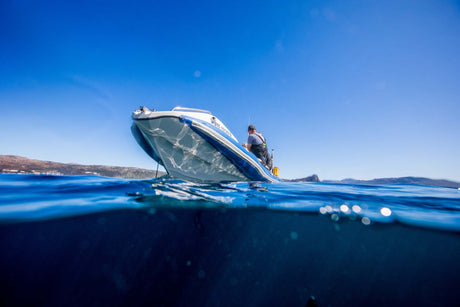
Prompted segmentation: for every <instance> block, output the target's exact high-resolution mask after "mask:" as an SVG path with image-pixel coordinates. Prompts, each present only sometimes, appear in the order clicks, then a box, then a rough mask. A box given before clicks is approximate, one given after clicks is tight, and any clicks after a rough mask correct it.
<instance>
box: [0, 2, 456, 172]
mask: <svg viewBox="0 0 460 307" xmlns="http://www.w3.org/2000/svg"><path fill="white" fill-rule="evenodd" d="M133 2H134V3H133ZM133 2H128V1H123V2H121V1H120V2H117V1H55V2H53V1H42V2H39V1H12V0H3V1H1V2H0V106H1V112H0V154H15V155H21V156H26V157H29V158H35V159H44V160H52V161H58V162H75V163H82V164H104V165H121V166H136V167H144V168H155V167H156V165H155V163H154V162H153V161H151V160H150V158H148V156H147V155H146V154H145V153H143V152H142V150H141V149H140V147H139V146H138V145H137V144H136V142H135V141H134V139H133V138H132V136H131V134H130V125H131V118H130V116H131V113H132V111H134V110H135V109H136V108H138V107H139V106H140V105H145V106H148V107H151V108H156V109H159V110H169V109H171V108H173V107H174V106H177V105H180V106H186V107H194V108H202V109H208V110H211V111H212V112H213V113H214V114H215V115H216V116H217V117H219V118H220V119H221V120H222V121H223V122H224V123H225V124H226V125H227V127H228V128H229V129H230V130H231V131H232V132H233V133H234V134H235V136H236V137H237V138H238V140H239V141H240V142H241V143H242V142H244V141H246V138H247V125H248V123H249V122H251V123H252V124H254V125H256V127H257V129H258V130H259V131H261V132H263V134H264V135H265V136H266V137H267V140H268V144H269V147H270V148H273V149H275V165H277V166H279V168H280V175H281V177H283V178H299V177H304V176H307V175H311V174H313V173H315V174H318V175H319V177H320V178H321V179H342V178H349V177H352V178H358V179H372V178H377V177H399V176H409V175H412V176H425V177H431V178H446V179H454V180H457V181H460V162H459V157H460V137H459V132H460V120H459V119H460V81H459V80H460V56H459V54H460V3H459V2H458V1H442V0H441V1H425V0H420V1H254V2H249V3H248V1H231V2H226V3H219V2H217V1H161V2H160V1H133Z"/></svg>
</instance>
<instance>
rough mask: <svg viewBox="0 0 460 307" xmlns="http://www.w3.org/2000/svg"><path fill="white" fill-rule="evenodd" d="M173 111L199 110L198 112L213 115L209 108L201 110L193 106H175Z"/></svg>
mask: <svg viewBox="0 0 460 307" xmlns="http://www.w3.org/2000/svg"><path fill="white" fill-rule="evenodd" d="M172 111H186V112H197V113H207V114H210V115H212V113H211V112H210V111H207V110H200V109H193V108H183V107H175V108H174V109H172Z"/></svg>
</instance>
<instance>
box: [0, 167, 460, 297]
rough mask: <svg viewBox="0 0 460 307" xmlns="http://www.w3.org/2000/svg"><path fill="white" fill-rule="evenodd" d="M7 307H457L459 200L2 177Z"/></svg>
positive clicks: (458, 196) (443, 193)
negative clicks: (31, 306)
mask: <svg viewBox="0 0 460 307" xmlns="http://www.w3.org/2000/svg"><path fill="white" fill-rule="evenodd" d="M0 272H1V273H0V305H2V306H24V305H33V306H144V305H145V306H388V305H391V306H460V292H459V291H458V285H460V191H459V190H456V189H448V188H438V187H431V186H420V185H389V186H370V185H346V184H327V183H285V182H280V183H232V184H217V185H206V184H196V183H191V182H185V181H180V180H172V179H164V178H160V179H156V180H153V179H152V180H124V179H113V178H103V177H97V176H36V175H7V174H3V175H0Z"/></svg>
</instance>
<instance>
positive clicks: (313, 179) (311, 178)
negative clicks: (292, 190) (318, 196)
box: [282, 175, 320, 182]
mask: <svg viewBox="0 0 460 307" xmlns="http://www.w3.org/2000/svg"><path fill="white" fill-rule="evenodd" d="M282 180H283V181H286V182H320V180H319V177H318V175H311V176H308V177H304V178H298V179H282Z"/></svg>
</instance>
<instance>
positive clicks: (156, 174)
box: [155, 162, 160, 178]
mask: <svg viewBox="0 0 460 307" xmlns="http://www.w3.org/2000/svg"><path fill="white" fill-rule="evenodd" d="M159 165H160V163H159V162H157V172H156V173H155V178H157V177H158V166H159Z"/></svg>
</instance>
